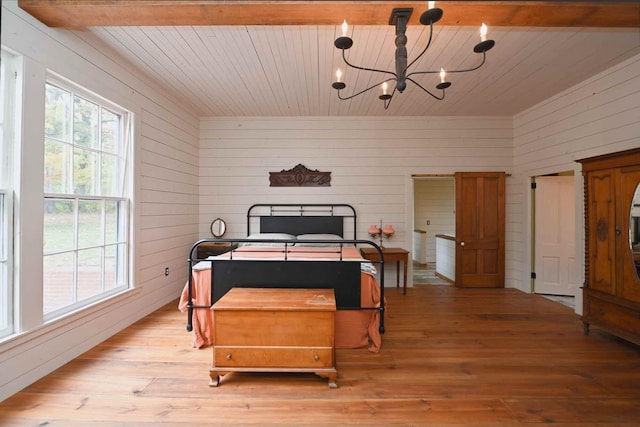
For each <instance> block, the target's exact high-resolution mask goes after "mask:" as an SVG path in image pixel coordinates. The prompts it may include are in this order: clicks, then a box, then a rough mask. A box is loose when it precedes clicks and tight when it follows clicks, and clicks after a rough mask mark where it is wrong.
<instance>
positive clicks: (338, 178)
mask: <svg viewBox="0 0 640 427" xmlns="http://www.w3.org/2000/svg"><path fill="white" fill-rule="evenodd" d="M511 144H512V129H511V119H510V118H501V117H498V118H487V117H457V118H454V117H406V118H397V117H396V118H389V117H369V118H362V117H338V118H332V117H287V118H281V117H277V118H275V117H274V118H247V119H244V118H215V117H208V118H202V119H201V122H200V232H201V233H202V235H203V236H204V235H207V234H208V227H209V223H210V222H211V220H212V219H214V218H216V217H222V218H224V219H225V220H226V221H227V222H228V225H229V236H233V237H241V236H244V234H245V233H246V225H245V224H246V210H247V208H248V207H249V206H250V205H251V204H252V203H269V202H279V203H296V202H315V203H324V202H337V203H351V204H353V205H354V207H355V208H356V211H357V213H358V230H357V235H358V238H363V239H364V238H369V236H368V234H367V229H368V227H369V225H370V224H374V223H379V221H380V219H382V221H383V222H384V224H392V225H393V227H394V228H395V230H396V235H394V236H393V238H392V239H391V241H387V240H385V241H384V244H385V245H386V246H390V247H393V246H400V247H404V248H406V249H409V250H410V249H411V247H412V243H411V242H412V233H413V183H412V179H411V176H412V175H413V174H452V173H454V172H456V171H505V172H507V173H510V172H511V165H512V152H511V151H512V149H511ZM299 163H302V164H304V165H305V166H306V167H308V168H310V169H318V170H320V171H330V172H331V174H332V175H331V176H332V181H331V187H323V188H305V187H300V188H291V187H287V188H270V187H269V172H273V171H280V170H282V169H290V168H292V167H294V166H295V165H297V164H299ZM508 256H509V255H507V257H508ZM388 277H393V280H395V275H394V276H388ZM509 280H512V278H509ZM388 284H389V282H388V283H387V285H388Z"/></svg>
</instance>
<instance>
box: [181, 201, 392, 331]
mask: <svg viewBox="0 0 640 427" xmlns="http://www.w3.org/2000/svg"><path fill="white" fill-rule="evenodd" d="M343 211H344V212H346V213H345V214H343V215H338V213H340V212H343ZM283 213H284V215H282V214H283ZM319 213H324V215H318V214H319ZM356 218H357V217H356V212H355V209H354V208H353V207H352V206H351V205H348V204H255V205H252V206H251V207H250V208H249V210H248V211H247V235H248V236H250V235H251V233H252V231H251V230H252V225H253V226H254V227H255V225H256V223H259V226H260V233H287V234H293V235H300V234H336V235H340V236H344V233H345V230H344V225H345V221H350V222H351V224H350V225H351V226H352V228H353V239H346V240H342V241H340V242H337V241H335V240H321V239H318V240H305V241H304V242H305V243H307V244H332V245H336V244H337V245H338V246H336V247H326V248H323V249H324V250H326V252H327V253H332V254H338V260H299V259H290V258H289V257H288V254H289V253H290V249H291V247H292V246H293V245H294V244H295V243H296V240H274V239H247V238H242V239H202V240H199V241H197V242H196V243H194V244H193V246H192V247H191V250H190V251H189V259H188V263H189V278H188V285H189V286H188V303H187V331H192V330H193V323H192V316H193V310H194V309H210V308H211V306H203V305H195V304H193V302H192V289H193V267H194V266H195V264H197V263H198V262H210V263H211V266H210V267H211V268H210V271H211V304H212V305H213V304H214V303H215V302H216V301H217V300H218V299H220V298H221V297H222V296H224V295H225V294H226V293H227V292H228V291H229V290H230V289H231V288H232V287H252V288H256V287H257V288H327V289H331V288H332V289H334V292H335V296H336V307H337V309H338V310H378V311H379V312H380V325H379V330H380V332H381V333H384V330H385V327H384V309H385V308H384V303H383V302H384V257H383V253H382V249H381V248H380V246H378V245H377V244H376V243H374V242H372V241H370V240H358V239H356V231H357V230H356ZM209 242H217V243H230V244H233V243H237V244H239V245H241V244H243V243H252V244H256V243H258V244H260V243H264V244H273V243H279V244H282V245H283V246H282V253H283V255H284V257H283V258H284V259H283V260H260V259H238V258H237V257H236V258H235V259H234V254H235V253H234V251H230V253H229V254H228V258H220V259H218V258H216V257H212V258H209V259H199V258H198V257H197V255H196V254H197V253H198V247H199V246H200V245H201V244H203V243H209ZM358 245H368V246H373V247H374V248H375V249H376V250H377V251H378V253H379V255H380V261H368V260H366V262H370V263H373V264H377V265H379V267H378V271H379V276H378V277H379V280H378V284H379V286H380V301H381V303H380V306H379V307H361V306H360V296H361V277H360V275H361V270H360V264H361V263H360V262H357V261H347V260H343V248H344V247H347V246H356V247H357V246H358ZM256 251H260V249H259V248H256ZM270 251H273V250H272V249H271V250H270ZM363 262H365V261H363ZM328 266H330V268H328Z"/></svg>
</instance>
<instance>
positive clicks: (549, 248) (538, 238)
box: [533, 176, 578, 296]
mask: <svg viewBox="0 0 640 427" xmlns="http://www.w3.org/2000/svg"><path fill="white" fill-rule="evenodd" d="M575 224H576V223H575V190H574V185H573V176H540V177H536V189H535V257H534V270H533V271H535V273H536V279H535V281H534V292H535V293H538V294H551V295H569V296H575V294H576V289H577V287H578V283H577V266H576V243H575V236H576V225H575Z"/></svg>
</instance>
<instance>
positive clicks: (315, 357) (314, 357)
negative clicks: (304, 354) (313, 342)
mask: <svg viewBox="0 0 640 427" xmlns="http://www.w3.org/2000/svg"><path fill="white" fill-rule="evenodd" d="M313 360H315V361H316V362H317V361H318V360H320V356H318V355H317V354H314V355H313Z"/></svg>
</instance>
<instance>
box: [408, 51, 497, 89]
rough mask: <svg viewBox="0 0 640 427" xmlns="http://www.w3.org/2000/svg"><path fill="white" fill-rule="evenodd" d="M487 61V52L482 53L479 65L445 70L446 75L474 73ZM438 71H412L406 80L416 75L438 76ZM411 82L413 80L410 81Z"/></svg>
mask: <svg viewBox="0 0 640 427" xmlns="http://www.w3.org/2000/svg"><path fill="white" fill-rule="evenodd" d="M486 61H487V52H482V62H481V63H480V64H479V65H476V66H475V67H473V68H466V69H463V70H447V74H450V73H467V72H469V71H475V70H477V69H478V68H480V67H482V66H483V65H484V64H485V62H486ZM439 72H440V71H414V72H413V73H410V74H408V75H407V78H409V77H411V76H415V75H418V74H438V73H439ZM411 81H412V82H413V80H411ZM414 83H415V82H414Z"/></svg>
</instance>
